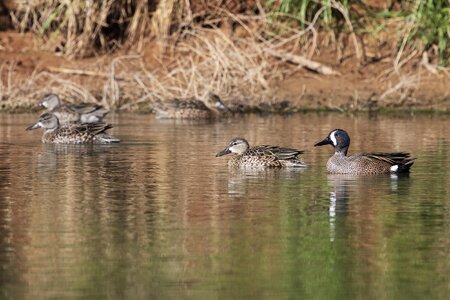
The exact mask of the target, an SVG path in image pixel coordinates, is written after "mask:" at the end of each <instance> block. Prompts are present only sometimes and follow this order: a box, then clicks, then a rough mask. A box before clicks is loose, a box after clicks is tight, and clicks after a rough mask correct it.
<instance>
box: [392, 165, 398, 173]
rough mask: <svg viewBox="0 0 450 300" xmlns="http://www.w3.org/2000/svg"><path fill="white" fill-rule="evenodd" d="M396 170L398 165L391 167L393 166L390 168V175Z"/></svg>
mask: <svg viewBox="0 0 450 300" xmlns="http://www.w3.org/2000/svg"><path fill="white" fill-rule="evenodd" d="M397 170H398V165H393V166H392V167H391V172H392V173H395V172H397Z"/></svg>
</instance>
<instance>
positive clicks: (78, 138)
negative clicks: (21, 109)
mask: <svg viewBox="0 0 450 300" xmlns="http://www.w3.org/2000/svg"><path fill="white" fill-rule="evenodd" d="M40 127H43V128H44V129H45V132H44V134H43V136H42V142H43V143H48V144H110V143H117V142H120V140H119V139H118V138H115V137H113V136H110V135H109V134H107V133H106V131H107V130H108V129H110V128H112V125H111V124H104V123H86V124H79V123H76V124H65V125H61V126H60V125H59V121H58V118H57V117H56V116H55V115H54V114H51V113H45V114H43V115H42V116H41V117H40V118H39V120H38V121H37V122H36V123H35V124H33V125H31V126H29V127H28V128H27V130H31V129H36V128H40Z"/></svg>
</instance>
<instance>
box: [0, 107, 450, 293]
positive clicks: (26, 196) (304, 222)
mask: <svg viewBox="0 0 450 300" xmlns="http://www.w3.org/2000/svg"><path fill="white" fill-rule="evenodd" d="M36 118H37V116H36V115H0V138H1V140H0V270H1V271H0V298H1V299H67V298H78V299H82V298H83V299H104V298H110V299H156V298H162V299H217V298H221V299H286V298H289V299H448V297H449V295H450V178H449V177H450V134H449V132H448V130H449V128H450V117H449V116H423V115H421V116H411V115H407V116H406V115H405V116H400V117H399V116H397V117H393V116H386V115H378V116H368V115H360V116H350V115H344V114H316V113H311V114H294V115H289V116H270V117H264V116H256V115H250V116H244V117H238V118H234V119H228V120H222V121H217V122H212V123H208V122H197V123H195V122H190V123H189V122H174V121H163V120H156V119H155V118H154V117H153V116H151V115H130V114H123V115H115V116H114V115H112V116H108V122H111V123H113V124H115V128H114V130H113V131H112V133H113V134H114V135H117V136H118V137H120V138H121V139H122V140H123V142H122V143H121V144H118V145H110V146H95V147H92V146H55V145H43V144H41V143H40V137H41V132H39V131H33V132H26V131H25V130H24V129H25V128H26V127H27V126H28V125H30V124H32V123H33V122H34V121H35V119H36ZM334 128H343V129H346V130H347V131H348V132H349V134H350V136H351V138H352V144H351V148H350V152H354V151H364V150H365V151H377V150H378V151H399V150H403V151H409V152H411V153H412V154H413V156H415V157H418V160H417V161H416V163H415V165H414V166H413V168H412V173H411V174H410V176H409V177H395V176H389V175H387V176H366V177H351V176H329V175H327V174H326V172H325V163H326V160H327V158H328V156H329V155H330V154H331V152H332V149H331V147H321V148H313V147H312V145H313V144H314V143H316V142H318V141H320V140H321V139H323V138H324V137H325V136H326V135H327V134H328V132H329V131H330V130H331V129H334ZM235 136H241V137H245V138H247V139H248V140H249V142H250V143H251V144H263V143H271V144H275V145H282V146H289V147H296V148H299V149H304V150H306V151H307V153H306V154H305V155H304V156H303V158H304V161H305V162H306V163H308V164H309V165H310V167H309V168H308V169H306V170H296V171H295V170H294V171H286V170H267V171H251V170H247V171H240V170H233V169H228V167H227V166H226V161H227V157H221V158H216V157H214V155H215V154H216V153H217V152H218V151H220V150H222V149H223V148H224V147H225V146H226V144H227V142H228V141H229V140H230V139H231V138H232V137H235Z"/></svg>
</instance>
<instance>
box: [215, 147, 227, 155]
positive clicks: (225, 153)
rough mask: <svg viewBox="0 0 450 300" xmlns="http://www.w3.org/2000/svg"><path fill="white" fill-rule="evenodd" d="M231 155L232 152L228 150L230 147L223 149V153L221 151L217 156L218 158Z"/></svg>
mask: <svg viewBox="0 0 450 300" xmlns="http://www.w3.org/2000/svg"><path fill="white" fill-rule="evenodd" d="M230 153H231V151H230V149H228V147H227V148H225V149H223V150H222V151H220V152H219V153H217V154H216V157H219V156H224V155H227V154H230Z"/></svg>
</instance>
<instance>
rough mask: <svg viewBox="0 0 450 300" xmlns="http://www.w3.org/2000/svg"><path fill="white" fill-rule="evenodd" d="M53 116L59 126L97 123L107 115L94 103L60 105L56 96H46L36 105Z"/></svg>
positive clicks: (101, 107)
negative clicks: (76, 123)
mask: <svg viewBox="0 0 450 300" xmlns="http://www.w3.org/2000/svg"><path fill="white" fill-rule="evenodd" d="M37 106H38V107H39V108H46V109H47V110H48V112H51V113H52V114H54V115H55V116H56V117H57V118H58V120H59V122H60V123H61V124H65V123H74V122H80V123H97V122H101V121H102V120H103V118H104V117H105V116H106V115H107V114H108V112H109V111H108V110H107V109H106V108H104V107H103V106H101V105H99V104H95V103H80V104H62V103H61V100H60V99H59V97H58V95H55V94H47V95H45V96H44V97H43V98H42V101H41V102H40V103H38V105H37Z"/></svg>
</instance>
